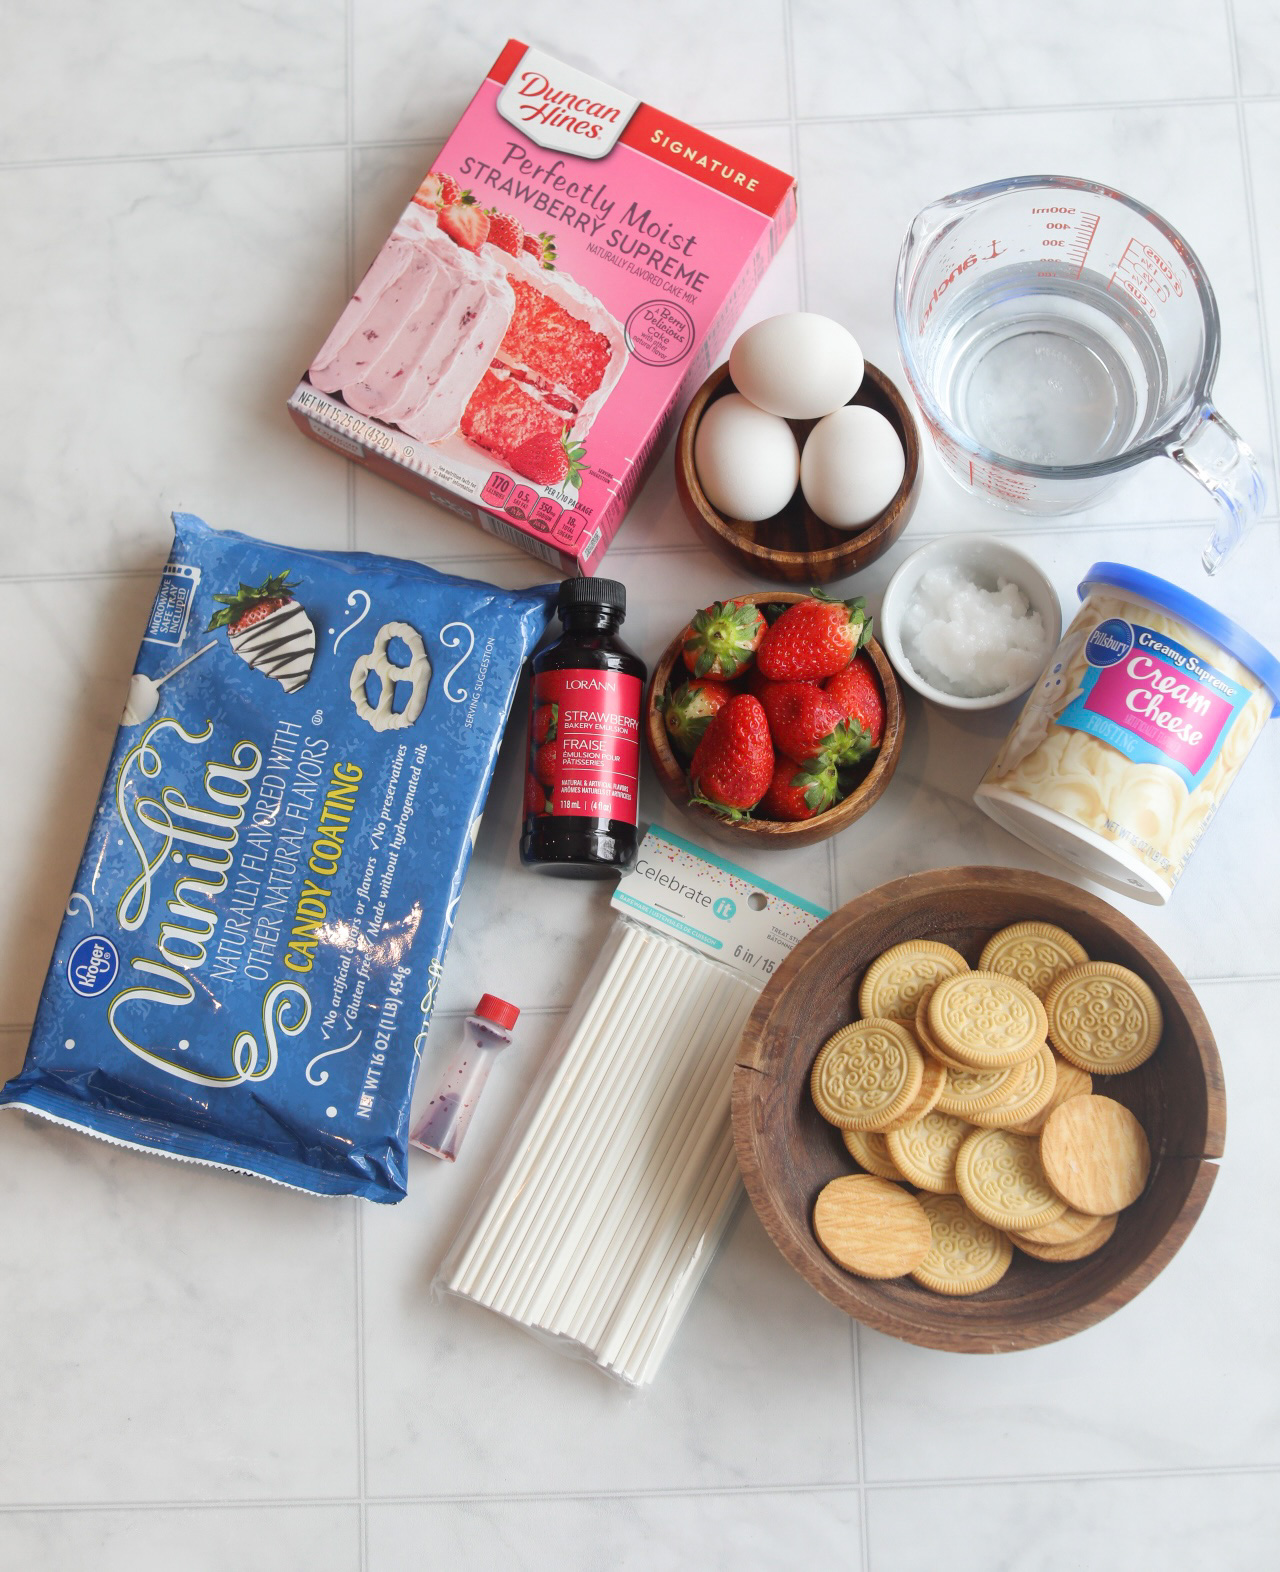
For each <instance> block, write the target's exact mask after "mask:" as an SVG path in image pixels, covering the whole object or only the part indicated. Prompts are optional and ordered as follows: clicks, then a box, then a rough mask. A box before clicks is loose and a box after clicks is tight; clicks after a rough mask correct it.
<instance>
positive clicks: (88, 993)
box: [67, 933, 120, 999]
mask: <svg viewBox="0 0 1280 1572" xmlns="http://www.w3.org/2000/svg"><path fill="white" fill-rule="evenodd" d="M119 970H120V955H119V952H118V951H117V949H116V947H115V945H114V944H112V942H111V940H110V939H107V938H104V937H103V936H102V934H100V933H91V934H90V935H89V937H88V938H87V939H81V941H80V943H79V944H77V945H76V947H75V949H74V950H72V952H71V955H70V957H69V958H68V960H67V981H68V982H69V983H70V984H71V986H72V988H73V989H74V990H75V992H76V993H78V994H79V995H80V997H81V998H82V999H96V998H97V996H98V995H99V994H100V993H106V991H107V989H108V988H110V986H111V984H112V983H113V982H115V980H116V973H117V972H118V971H119Z"/></svg>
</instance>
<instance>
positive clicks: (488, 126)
mask: <svg viewBox="0 0 1280 1572" xmlns="http://www.w3.org/2000/svg"><path fill="white" fill-rule="evenodd" d="M794 218H795V183H794V181H793V180H792V178H791V176H790V175H785V174H783V173H781V171H779V170H777V169H773V168H772V167H770V166H769V165H768V164H764V163H761V162H760V161H759V160H758V159H754V158H751V157H749V156H748V155H747V154H745V153H740V152H737V151H736V150H735V149H733V148H731V147H729V146H728V145H727V144H725V143H723V142H720V141H718V140H717V139H716V138H714V137H711V136H707V135H705V134H704V133H703V132H701V131H695V130H693V129H692V127H690V126H687V125H684V124H682V123H681V122H680V121H678V120H675V119H673V118H672V117H671V116H670V115H664V114H661V113H659V112H658V111H657V110H656V109H653V108H651V107H650V106H649V105H648V104H644V103H641V102H640V101H639V100H638V99H634V98H630V97H628V96H627V95H626V94H625V93H620V92H618V91H617V90H616V89H615V88H611V87H608V86H606V85H605V84H604V83H603V82H598V81H596V80H595V79H594V78H592V77H589V76H587V75H585V74H584V73H583V72H581V71H579V70H577V69H575V68H574V67H572V66H567V65H564V64H562V63H561V62H560V61H558V60H553V59H551V58H550V57H549V56H548V55H545V54H543V53H542V52H541V51H540V50H538V49H534V48H529V47H528V46H526V45H525V44H522V43H518V42H516V41H514V40H512V41H511V42H509V43H508V44H507V46H506V48H505V49H504V50H503V51H502V53H501V55H500V56H499V57H498V59H497V61H496V62H495V64H494V66H493V68H492V70H491V71H490V72H489V74H488V76H487V77H486V78H485V80H484V82H483V83H482V84H481V86H480V90H479V92H478V93H477V94H476V96H475V97H474V98H473V99H472V101H471V103H470V105H469V106H468V108H467V110H466V113H465V114H464V115H463V117H462V119H461V120H460V121H459V123H458V126H457V128H456V129H455V131H454V133H453V135H452V136H451V137H450V138H449V140H448V141H447V142H446V143H445V146H444V148H443V150H442V152H441V153H440V156H439V158H438V159H437V161H436V163H435V166H434V168H432V169H431V170H430V171H429V172H428V174H427V175H426V178H425V179H424V180H423V181H422V184H421V185H420V186H419V188H418V190H417V192H416V194H415V195H414V198H413V200H412V201H411V202H410V203H409V206H408V207H407V208H406V209H405V211H404V213H403V214H402V215H401V217H400V221H399V223H398V224H397V225H396V227H395V229H394V230H393V231H392V233H391V236H390V238H389V239H388V241H387V243H386V244H385V245H384V246H383V248H382V250H381V251H380V252H379V253H378V255H377V256H376V257H375V258H374V261H373V265H372V266H371V267H370V269H369V271H368V272H367V273H366V274H365V276H364V278H363V279H362V280H361V282H360V286H359V288H358V289H357V291H356V293H355V295H354V296H353V298H352V300H351V302H350V304H349V305H348V306H347V308H346V310H345V311H344V312H343V313H342V315H341V317H340V318H339V319H338V322H337V325H336V326H335V327H334V329H333V332H332V333H330V335H329V337H328V338H327V339H326V340H325V342H324V344H323V345H322V346H321V347H320V349H319V351H318V353H317V354H316V356H315V359H314V360H313V361H312V362H311V365H310V366H309V367H308V368H307V371H306V373H305V374H304V376H303V378H302V381H301V382H300V383H299V384H298V387H297V389H296V390H295V392H294V394H293V396H292V398H291V399H290V400H289V409H290V412H291V414H292V415H293V418H294V420H295V421H296V422H297V423H298V425H299V427H300V428H301V429H302V430H303V431H304V432H306V433H307V434H308V435H310V436H314V437H315V438H317V440H319V441H321V442H325V443H327V444H329V445H330V446H331V447H336V448H338V449H340V450H341V451H342V452H344V453H348V454H350V456H351V457H352V458H355V459H358V460H359V461H360V462H361V463H362V464H364V465H365V466H366V468H368V469H371V470H373V471H374V472H375V473H376V474H379V475H382V476H385V477H386V478H387V479H389V480H394V481H396V482H397V483H398V484H400V485H402V486H405V487H407V488H408V489H409V490H410V491H416V492H418V493H419V494H420V495H422V496H426V497H430V498H432V499H433V500H434V501H436V502H438V503H440V504H442V505H443V506H444V507H447V508H449V509H450V510H451V511H452V512H454V513H458V514H460V515H461V516H463V517H464V518H469V519H471V520H473V521H474V522H475V523H477V524H479V525H480V527H481V528H482V529H484V530H487V531H488V532H489V533H490V534H491V535H496V536H497V537H498V538H499V539H501V540H504V541H508V542H510V543H511V544H513V545H518V546H520V547H522V548H523V549H524V550H526V551H529V552H531V553H532V554H533V555H534V556H536V557H540V558H541V559H542V560H543V561H545V562H549V563H552V564H554V565H555V566H556V567H557V568H560V569H562V570H563V571H566V572H574V571H577V572H580V573H594V572H595V571H596V569H597V567H598V566H599V564H600V561H601V559H602V558H603V556H604V553H605V549H606V548H607V546H608V545H609V542H610V541H611V540H612V539H613V537H614V535H615V534H616V533H617V530H618V526H619V524H620V523H621V521H622V517H623V514H624V513H625V512H626V510H627V507H628V505H629V503H630V501H631V499H632V497H634V495H635V494H636V492H637V491H638V490H639V488H640V486H641V484H642V483H643V481H644V478H645V475H646V474H647V472H648V469H649V465H650V463H651V461H652V459H653V457H654V455H655V454H656V453H657V452H658V450H659V449H660V448H661V445H662V443H663V441H664V439H665V437H666V435H667V432H668V428H669V421H670V419H671V417H672V415H673V413H674V412H675V410H676V408H677V406H678V405H679V404H681V402H682V401H683V400H685V399H686V398H687V397H688V396H689V395H690V394H691V393H692V392H693V390H694V389H695V388H696V387H697V385H698V384H699V382H700V381H701V380H702V379H703V378H704V377H705V376H706V374H707V372H708V371H709V370H710V368H711V364H712V361H713V358H714V356H715V354H716V352H717V350H718V349H719V348H720V345H721V344H722V342H723V340H724V336H725V333H726V331H727V329H728V328H729V326H730V324H731V323H732V322H733V321H734V320H735V318H736V317H737V316H738V315H739V313H740V312H741V310H742V308H743V306H744V305H745V304H746V302H747V299H748V297H749V296H750V294H751V291H752V290H753V289H754V288H755V286H756V283H757V282H758V280H759V278H760V276H761V274H762V273H763V272H764V270H765V268H766V267H767V266H768V264H769V261H770V259H771V258H772V256H773V254H774V252H775V251H776V250H777V248H778V246H779V244H780V243H781V241H782V239H783V237H784V235H785V234H786V233H787V231H788V229H790V227H791V224H792V222H793V220H794Z"/></svg>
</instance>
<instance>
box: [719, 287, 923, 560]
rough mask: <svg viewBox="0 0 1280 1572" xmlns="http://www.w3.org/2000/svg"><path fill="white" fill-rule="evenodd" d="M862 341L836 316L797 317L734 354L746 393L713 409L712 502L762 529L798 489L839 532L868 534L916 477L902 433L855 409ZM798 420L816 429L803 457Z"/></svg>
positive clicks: (763, 329)
mask: <svg viewBox="0 0 1280 1572" xmlns="http://www.w3.org/2000/svg"><path fill="white" fill-rule="evenodd" d="M862 374H863V359H862V351H861V350H860V349H859V348H858V343H857V340H856V339H855V338H854V336H853V334H852V333H850V332H849V331H848V329H847V328H844V327H842V326H841V325H840V323H838V322H833V321H832V320H831V318H830V317H824V316H819V315H818V314H817V313H816V312H812V311H790V312H786V313H784V314H783V315H781V316H776V317H768V318H766V319H765V320H764V321H763V322H757V323H756V325H755V326H754V327H751V328H748V329H747V331H746V332H745V333H744V334H742V336H741V337H740V338H739V339H738V340H737V341H736V343H735V344H734V346H733V348H732V350H731V351H730V353H729V375H730V377H731V378H732V380H733V385H734V387H735V388H736V389H737V392H736V393H729V394H726V395H725V396H724V397H723V398H720V399H717V400H716V402H715V403H714V404H712V405H710V407H709V408H708V409H707V412H706V414H705V415H703V417H702V420H701V421H700V422H699V424H698V430H697V434H696V436H695V438H694V464H695V466H696V468H697V471H698V479H699V481H700V482H701V485H702V489H703V491H704V492H705V493H706V496H707V500H708V501H709V502H710V503H711V504H712V506H713V507H715V508H716V509H717V510H718V511H719V512H721V513H723V514H725V515H726V516H728V517H729V518H733V519H741V520H742V521H743V522H747V523H756V522H758V521H759V520H760V519H767V518H772V517H773V515H774V514H775V513H778V512H780V511H781V510H782V509H783V508H784V507H785V506H786V505H787V503H788V502H789V501H790V500H791V498H792V496H793V495H794V493H795V489H796V483H797V481H798V482H799V485H800V489H801V491H802V492H803V493H804V499H805V501H806V502H807V503H808V505H809V507H810V508H811V509H812V510H813V512H814V513H816V514H817V516H818V517H819V518H820V519H822V521H823V522H824V523H826V524H829V525H831V526H832V527H833V528H835V529H861V528H862V527H863V526H864V525H866V524H868V523H870V521H871V520H872V519H873V518H875V516H876V515H877V514H878V513H880V512H882V511H883V509H884V508H886V507H887V506H888V505H889V503H890V502H891V501H892V500H893V497H894V495H895V493H896V492H897V490H898V488H899V486H901V484H902V477H903V475H904V473H905V471H906V457H905V455H904V454H903V451H902V444H901V442H900V441H899V440H898V434H897V432H896V431H895V430H894V429H893V427H892V426H891V425H890V424H889V422H888V421H887V420H886V419H885V417H884V416H883V415H882V414H880V413H879V411H878V410H874V409H870V408H868V407H867V406H865V405H857V404H855V405H851V404H850V403H849V400H850V399H851V398H852V397H853V395H854V394H855V393H856V392H857V391H858V388H859V386H860V385H861V382H862ZM789 420H816V421H817V425H815V426H814V428H813V430H812V431H811V432H810V433H809V435H808V437H807V439H806V440H805V444H804V451H803V452H801V450H800V445H799V444H798V443H797V441H796V439H795V435H794V433H793V432H792V430H791V427H790V426H789V425H788V424H787V422H788V421H789Z"/></svg>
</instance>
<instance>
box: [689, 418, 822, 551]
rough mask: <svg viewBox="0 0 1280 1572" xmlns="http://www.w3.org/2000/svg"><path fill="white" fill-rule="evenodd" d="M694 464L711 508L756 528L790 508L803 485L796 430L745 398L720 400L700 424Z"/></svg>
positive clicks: (695, 439)
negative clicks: (785, 508) (765, 520)
mask: <svg viewBox="0 0 1280 1572" xmlns="http://www.w3.org/2000/svg"><path fill="white" fill-rule="evenodd" d="M693 461H694V465H695V466H696V468H697V471H698V479H699V480H700V481H701V482H702V489H703V491H705V492H706V494H707V498H708V500H709V501H710V503H711V505H712V506H713V507H714V508H716V509H717V510H718V511H719V512H721V513H723V514H725V515H727V516H728V517H729V518H731V519H742V520H744V521H747V522H752V523H754V522H755V521H756V520H758V519H767V518H772V517H773V515H774V514H775V513H777V512H779V511H780V510H781V509H782V508H784V507H786V505H787V503H788V502H789V501H790V500H791V498H792V496H794V494H795V489H796V483H797V482H798V481H799V479H800V449H799V447H798V446H797V444H796V439H795V437H794V436H793V435H792V431H791V427H790V426H789V425H787V423H786V421H785V420H780V419H779V418H778V416H777V415H768V414H766V413H765V412H764V410H762V409H757V408H756V406H755V405H754V404H752V403H749V402H748V401H747V400H746V399H745V398H743V397H742V395H741V394H740V393H727V394H726V395H725V396H724V398H719V399H717V400H716V401H715V403H714V404H712V405H711V406H710V408H709V409H708V410H707V412H706V414H705V415H703V417H702V419H701V420H700V421H699V422H698V433H697V436H696V437H695V438H694V442H693Z"/></svg>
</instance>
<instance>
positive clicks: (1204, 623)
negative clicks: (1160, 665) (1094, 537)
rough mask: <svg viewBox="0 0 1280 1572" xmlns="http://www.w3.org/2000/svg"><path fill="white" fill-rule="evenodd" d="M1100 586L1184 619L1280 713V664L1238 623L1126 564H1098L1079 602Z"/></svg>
mask: <svg viewBox="0 0 1280 1572" xmlns="http://www.w3.org/2000/svg"><path fill="white" fill-rule="evenodd" d="M1097 585H1105V586H1106V587H1107V588H1108V589H1117V590H1121V591H1123V592H1127V593H1128V594H1131V595H1138V596H1140V597H1141V598H1142V599H1143V600H1149V601H1152V602H1153V603H1154V604H1155V605H1157V606H1160V607H1163V609H1164V610H1165V611H1170V612H1172V613H1173V615H1174V616H1175V617H1181V618H1182V619H1183V621H1184V622H1190V623H1192V624H1193V625H1194V626H1195V627H1197V628H1199V630H1200V631H1201V633H1203V634H1205V635H1206V637H1208V638H1211V639H1213V641H1214V642H1215V643H1216V644H1220V645H1221V646H1222V648H1223V649H1224V650H1226V651H1227V653H1228V654H1230V655H1234V656H1235V658H1236V659H1237V660H1238V661H1239V662H1240V663H1241V664H1242V665H1244V666H1247V667H1248V668H1249V670H1250V671H1251V672H1252V673H1253V674H1254V676H1255V677H1256V678H1257V679H1258V681H1259V682H1260V683H1262V685H1263V687H1265V688H1266V690H1267V692H1268V693H1270V695H1271V697H1272V699H1273V700H1274V703H1273V704H1272V708H1271V713H1272V715H1273V716H1274V715H1276V714H1277V713H1280V660H1277V659H1276V657H1275V656H1274V655H1273V654H1272V653H1271V651H1270V650H1268V649H1267V648H1266V647H1265V645H1262V644H1259V643H1258V641H1257V639H1255V638H1254V636H1253V634H1252V633H1250V632H1249V631H1248V630H1247V629H1245V628H1242V627H1241V626H1240V624H1239V623H1238V622H1233V621H1232V620H1231V618H1230V617H1228V616H1226V615H1225V614H1224V613H1223V612H1221V611H1218V610H1216V609H1215V608H1214V607H1213V606H1210V605H1209V603H1208V602H1207V601H1203V600H1200V599H1199V598H1198V597H1197V596H1195V595H1191V594H1189V593H1188V592H1187V591H1186V590H1184V589H1179V588H1178V586H1177V585H1176V584H1170V582H1169V581H1168V579H1162V578H1158V577H1157V576H1156V575H1155V574H1154V573H1144V572H1143V571H1142V569H1141V568H1128V567H1125V566H1124V565H1123V563H1119V562H1095V563H1094V565H1093V566H1092V567H1091V568H1090V569H1089V571H1088V572H1087V573H1086V574H1085V576H1084V578H1083V579H1081V581H1080V586H1079V594H1080V598H1081V599H1082V600H1083V599H1084V597H1085V596H1086V595H1087V594H1088V593H1089V591H1090V590H1092V589H1093V588H1094V587H1095V586H1097Z"/></svg>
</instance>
